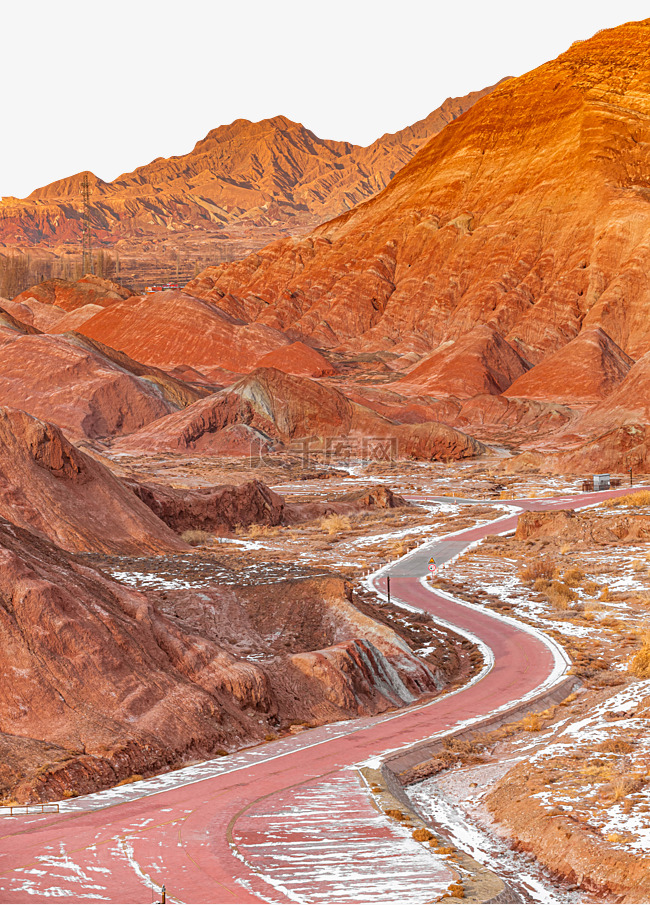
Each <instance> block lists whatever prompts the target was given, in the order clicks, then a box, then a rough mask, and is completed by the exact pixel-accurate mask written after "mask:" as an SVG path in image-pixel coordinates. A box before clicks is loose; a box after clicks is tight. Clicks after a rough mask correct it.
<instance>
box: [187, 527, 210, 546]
mask: <svg viewBox="0 0 650 905" xmlns="http://www.w3.org/2000/svg"><path fill="white" fill-rule="evenodd" d="M181 538H182V539H183V540H184V541H185V543H186V544H189V545H190V547H198V546H199V545H200V544H205V543H206V542H207V541H208V540H209V539H210V535H209V534H208V532H207V531H197V530H194V529H190V530H189V531H183V533H182V534H181Z"/></svg>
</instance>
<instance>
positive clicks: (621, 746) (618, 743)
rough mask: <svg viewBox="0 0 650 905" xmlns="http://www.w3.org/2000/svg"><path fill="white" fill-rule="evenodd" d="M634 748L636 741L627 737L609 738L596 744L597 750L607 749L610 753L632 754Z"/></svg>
mask: <svg viewBox="0 0 650 905" xmlns="http://www.w3.org/2000/svg"><path fill="white" fill-rule="evenodd" d="M634 748H635V743H634V742H632V741H630V740H629V739H627V738H608V739H605V741H604V742H601V743H600V744H599V745H596V750H598V751H605V752H606V753H608V754H630V752H631V751H634Z"/></svg>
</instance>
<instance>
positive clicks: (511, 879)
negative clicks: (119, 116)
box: [408, 763, 585, 905]
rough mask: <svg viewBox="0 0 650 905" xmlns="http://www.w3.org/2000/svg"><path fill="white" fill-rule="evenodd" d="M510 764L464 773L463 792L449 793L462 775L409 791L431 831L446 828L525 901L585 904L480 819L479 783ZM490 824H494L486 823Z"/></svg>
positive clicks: (496, 775) (437, 779) (461, 846)
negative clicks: (450, 785) (437, 827)
mask: <svg viewBox="0 0 650 905" xmlns="http://www.w3.org/2000/svg"><path fill="white" fill-rule="evenodd" d="M510 766H511V764H510V763H505V764H495V765H489V766H487V765H484V764H481V766H480V767H473V768H470V769H468V770H464V771H462V772H463V774H464V779H465V781H464V782H463V783H462V790H461V791H460V794H459V790H458V789H453V788H451V789H450V788H449V786H448V783H446V780H447V779H448V778H449V776H450V775H451V776H452V777H455V774H456V773H457V772H461V771H460V770H453V771H450V774H443V776H440V777H434V778H432V779H427V780H424V782H420V783H417V784H415V785H412V786H410V787H409V790H408V793H409V798H410V799H411V801H413V803H414V804H415V806H416V807H417V809H418V811H419V813H420V814H422V816H423V817H424V818H425V820H427V821H428V822H429V823H430V825H431V826H434V827H435V826H440V827H443V828H444V833H445V836H446V837H447V838H448V839H449V840H450V841H451V842H452V843H453V844H454V845H456V846H457V847H458V848H459V849H461V850H462V851H464V852H467V853H468V854H470V855H471V856H472V857H473V858H475V859H476V860H477V861H478V862H479V863H480V864H483V865H484V866H485V867H487V868H489V869H490V870H493V871H494V872H495V873H496V874H497V875H498V876H499V877H501V879H502V880H504V881H505V882H506V883H507V884H508V885H509V886H510V887H511V888H512V889H513V890H515V891H517V892H519V893H521V894H522V895H523V896H525V898H524V901H528V902H543V903H549V905H554V903H573V902H578V901H579V902H585V899H584V898H583V897H582V896H581V897H580V898H578V897H577V896H576V894H575V892H571V891H569V890H568V889H567V888H562V887H560V886H559V885H558V884H557V883H556V882H555V881H554V880H553V879H552V878H551V877H550V876H549V875H548V874H547V873H546V872H545V871H544V870H543V869H542V868H540V866H539V865H538V864H537V863H536V861H535V859H534V858H533V857H532V856H530V855H526V854H523V853H520V852H516V851H514V850H513V849H512V848H510V846H509V845H508V843H507V842H506V841H505V840H503V839H501V838H500V836H499V835H498V833H497V832H496V831H495V827H494V826H490V827H489V829H488V828H486V827H485V825H481V823H480V822H479V821H478V820H477V819H476V816H475V813H476V811H477V808H478V805H479V804H480V798H481V797H482V796H481V792H480V791H478V793H477V791H475V790H478V789H479V784H480V786H481V787H484V784H485V783H486V781H487V780H489V781H490V782H494V781H496V780H497V779H499V778H500V777H501V776H502V775H503V774H504V773H506V772H507V770H508V769H509V767H510ZM486 822H487V823H488V824H489V821H486Z"/></svg>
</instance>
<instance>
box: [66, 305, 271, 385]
mask: <svg viewBox="0 0 650 905" xmlns="http://www.w3.org/2000/svg"><path fill="white" fill-rule="evenodd" d="M80 330H81V332H83V333H84V334H85V335H86V336H89V337H91V338H92V339H97V340H99V341H100V342H102V343H105V344H106V345H108V346H111V347H112V348H114V349H120V350H121V351H123V352H125V353H126V354H127V355H129V356H131V357H132V358H135V359H137V360H138V361H142V362H145V363H146V364H150V365H157V366H158V367H161V368H165V369H166V370H170V369H172V368H174V367H178V366H180V365H189V366H191V367H195V368H198V369H199V370H202V369H203V368H205V367H215V366H219V367H222V368H227V369H228V370H230V371H236V372H241V371H246V370H249V369H250V368H252V367H254V365H255V362H256V361H258V360H259V359H260V358H261V357H262V356H263V355H265V354H266V353H267V352H269V351H271V350H272V349H276V348H278V347H279V346H282V345H287V344H288V343H289V340H288V339H287V338H286V337H285V336H284V335H283V334H282V333H281V332H279V331H278V330H275V329H273V328H272V327H267V326H265V325H262V324H252V325H248V324H246V323H244V321H242V320H241V319H240V318H239V317H238V316H237V315H236V314H232V313H231V312H229V311H227V310H224V308H222V307H220V306H218V305H215V304H214V303H213V302H206V301H204V300H203V299H199V298H195V297H194V296H190V295H187V294H186V293H183V292H179V291H177V290H168V291H167V292H155V293H152V294H151V295H147V296H144V297H140V296H133V297H131V298H128V299H126V300H124V301H120V302H117V303H116V304H114V305H111V306H110V307H109V308H105V309H104V310H103V311H102V312H100V313H99V314H97V315H95V317H92V318H91V319H90V320H88V321H86V322H85V323H84V324H82V326H81V328H80Z"/></svg>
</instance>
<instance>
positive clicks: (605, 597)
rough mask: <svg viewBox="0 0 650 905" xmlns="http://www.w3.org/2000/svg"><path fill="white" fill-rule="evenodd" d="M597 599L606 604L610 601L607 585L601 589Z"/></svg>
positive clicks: (610, 596)
mask: <svg viewBox="0 0 650 905" xmlns="http://www.w3.org/2000/svg"><path fill="white" fill-rule="evenodd" d="M598 597H599V599H600V600H604V601H605V602H607V601H608V600H611V599H612V595H611V592H610V590H609V587H608V586H607V585H605V586H604V587H603V588H602V590H601V592H600V594H599V595H598Z"/></svg>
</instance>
